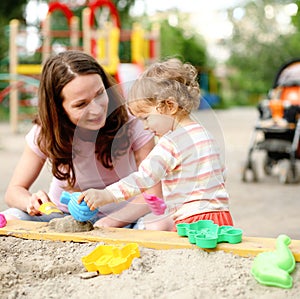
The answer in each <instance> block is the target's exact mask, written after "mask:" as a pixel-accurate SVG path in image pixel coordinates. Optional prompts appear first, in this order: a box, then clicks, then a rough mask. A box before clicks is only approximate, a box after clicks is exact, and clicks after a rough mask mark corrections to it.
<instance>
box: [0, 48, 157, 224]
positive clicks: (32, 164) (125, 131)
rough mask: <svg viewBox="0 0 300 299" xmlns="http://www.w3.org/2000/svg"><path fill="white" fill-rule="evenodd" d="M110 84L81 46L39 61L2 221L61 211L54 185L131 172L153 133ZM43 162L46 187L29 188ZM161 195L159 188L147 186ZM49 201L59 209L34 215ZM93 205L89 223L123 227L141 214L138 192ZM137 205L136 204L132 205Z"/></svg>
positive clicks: (104, 182) (102, 181) (95, 181)
mask: <svg viewBox="0 0 300 299" xmlns="http://www.w3.org/2000/svg"><path fill="white" fill-rule="evenodd" d="M115 86H117V85H116V83H115V82H114V81H113V78H111V77H110V76H109V75H108V74H106V73H105V71H104V70H103V68H102V67H101V66H100V65H99V64H98V63H97V61H96V60H95V59H94V58H93V57H91V56H89V55H87V54H85V53H84V52H81V51H66V52H62V53H59V54H57V55H53V56H51V57H50V58H49V59H48V60H47V61H46V62H45V65H44V67H43V71H42V75H41V79H40V87H39V104H38V115H37V118H36V119H35V125H34V126H33V127H32V129H31V130H30V132H29V133H28V134H27V136H26V146H25V150H24V152H23V154H22V156H21V158H20V161H19V163H18V165H17V167H16V169H15V172H14V174H13V177H12V178H11V181H10V183H9V185H8V188H7V191H6V195H5V201H6V203H7V205H8V206H9V207H10V208H9V209H7V210H6V211H4V212H2V213H3V214H5V217H6V218H7V219H10V220H11V219H21V220H30V221H49V220H50V219H51V218H54V217H64V216H65V215H68V214H69V211H68V207H67V206H66V205H64V204H62V203H61V202H60V196H61V193H62V191H64V190H68V191H69V192H74V191H81V190H86V189H88V188H91V187H93V188H98V189H101V188H105V187H106V186H108V185H110V184H112V183H114V182H116V181H118V180H119V179H120V178H122V177H126V176H127V175H129V174H130V173H132V172H133V171H135V170H137V166H138V165H139V163H140V162H141V161H142V160H143V159H144V158H145V157H146V156H147V154H148V153H149V152H150V150H151V149H152V148H153V146H154V137H153V134H151V133H150V132H148V131H146V130H144V128H143V124H142V122H141V121H139V120H137V119H136V118H135V117H133V116H130V115H129V114H128V112H127V109H126V107H124V101H123V99H122V97H121V96H120V93H118V91H117V90H116V89H115ZM46 162H49V163H50V165H51V169H52V174H53V179H52V182H51V185H50V190H49V192H48V193H47V192H45V191H44V190H37V191H35V192H32V191H31V190H30V188H31V186H32V184H33V183H34V181H35V180H36V179H37V178H38V176H39V173H40V171H41V170H42V167H43V166H44V165H45V163H46ZM153 192H154V193H156V194H157V196H160V195H161V189H160V187H159V186H158V187H156V189H155V190H153ZM49 201H52V202H53V203H55V204H56V205H57V206H58V207H59V209H60V210H62V211H63V212H64V214H58V213H54V214H50V215H45V214H41V213H40V211H39V208H40V206H41V204H43V203H46V202H49ZM130 203H131V204H129V202H126V203H125V202H124V204H121V205H120V204H118V205H109V206H106V207H103V208H102V209H99V213H98V214H97V215H96V217H95V219H93V222H96V223H95V226H111V227H123V226H126V225H127V224H130V223H134V222H136V221H137V219H138V218H140V217H141V216H143V215H145V214H146V213H149V208H148V207H147V205H146V204H145V202H144V199H143V196H142V195H141V196H140V197H136V198H134V199H133V200H132V201H131V202H130ZM134 203H137V204H134Z"/></svg>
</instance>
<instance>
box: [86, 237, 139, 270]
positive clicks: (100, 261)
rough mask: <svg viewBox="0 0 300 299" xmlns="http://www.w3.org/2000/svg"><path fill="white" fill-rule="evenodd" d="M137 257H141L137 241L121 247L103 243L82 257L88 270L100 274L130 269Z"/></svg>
mask: <svg viewBox="0 0 300 299" xmlns="http://www.w3.org/2000/svg"><path fill="white" fill-rule="evenodd" d="M135 257H140V251H139V247H138V244H137V243H129V244H127V245H125V246H124V247H122V248H120V247H117V246H113V245H101V246H98V247H96V248H95V249H94V250H93V251H92V252H91V253H89V254H88V255H86V256H84V257H82V258H81V261H82V263H83V265H84V267H85V268H86V270H87V271H88V272H94V271H97V272H99V273H100V274H111V273H113V274H120V273H122V272H123V271H124V270H126V269H128V268H129V267H130V265H131V263H132V260H133V259H134V258H135Z"/></svg>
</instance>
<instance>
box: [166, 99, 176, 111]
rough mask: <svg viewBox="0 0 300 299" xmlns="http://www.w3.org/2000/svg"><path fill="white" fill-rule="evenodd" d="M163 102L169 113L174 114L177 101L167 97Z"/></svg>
mask: <svg viewBox="0 0 300 299" xmlns="http://www.w3.org/2000/svg"><path fill="white" fill-rule="evenodd" d="M165 103H166V109H167V110H168V112H169V114H175V113H176V112H177V111H178V103H177V102H176V101H175V100H174V99H172V98H169V99H167V100H166V101H165Z"/></svg>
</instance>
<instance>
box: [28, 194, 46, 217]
mask: <svg viewBox="0 0 300 299" xmlns="http://www.w3.org/2000/svg"><path fill="white" fill-rule="evenodd" d="M49 201H50V199H49V197H48V195H47V193H45V192H44V191H42V190H39V191H38V192H36V193H32V194H31V196H30V199H29V202H28V204H27V208H26V210H27V213H28V214H29V215H30V216H39V215H41V212H40V211H39V208H40V206H41V205H42V204H43V203H46V202H49Z"/></svg>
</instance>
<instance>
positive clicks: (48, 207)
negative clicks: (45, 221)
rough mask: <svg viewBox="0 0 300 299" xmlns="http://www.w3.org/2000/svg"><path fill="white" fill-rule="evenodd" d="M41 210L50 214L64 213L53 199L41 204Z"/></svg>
mask: <svg viewBox="0 0 300 299" xmlns="http://www.w3.org/2000/svg"><path fill="white" fill-rule="evenodd" d="M39 211H40V212H41V213H43V214H46V215H49V214H51V213H60V214H63V212H62V211H61V210H60V209H58V207H57V206H56V205H55V204H54V203H53V202H51V201H49V202H45V203H43V204H42V205H40V208H39Z"/></svg>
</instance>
